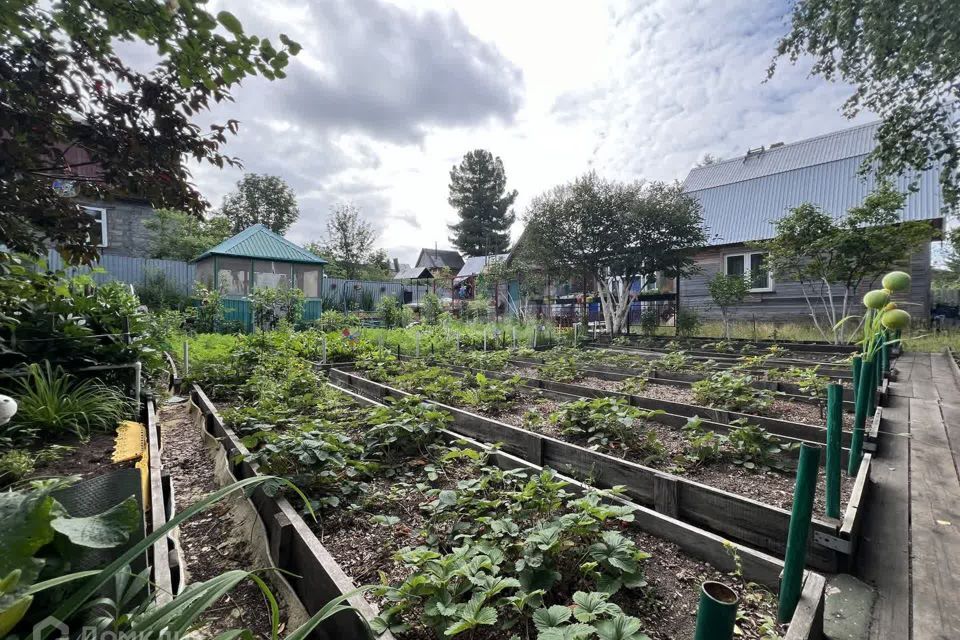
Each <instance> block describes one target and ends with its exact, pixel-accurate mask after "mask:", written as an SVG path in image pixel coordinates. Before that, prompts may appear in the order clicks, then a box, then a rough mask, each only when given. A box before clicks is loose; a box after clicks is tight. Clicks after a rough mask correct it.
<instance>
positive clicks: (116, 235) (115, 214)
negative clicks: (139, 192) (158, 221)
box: [81, 200, 156, 258]
mask: <svg viewBox="0 0 960 640" xmlns="http://www.w3.org/2000/svg"><path fill="white" fill-rule="evenodd" d="M81 204H82V205H84V206H89V207H97V208H100V209H106V210H107V246H106V247H104V248H103V250H102V252H101V253H102V254H103V255H115V256H133V257H136V258H147V257H149V255H150V231H149V230H148V229H147V227H146V225H145V222H146V221H147V220H149V219H150V218H152V217H154V216H155V215H156V212H155V211H154V210H153V207H151V206H150V204H149V203H146V202H140V201H136V200H106V201H97V200H92V201H83V202H81Z"/></svg>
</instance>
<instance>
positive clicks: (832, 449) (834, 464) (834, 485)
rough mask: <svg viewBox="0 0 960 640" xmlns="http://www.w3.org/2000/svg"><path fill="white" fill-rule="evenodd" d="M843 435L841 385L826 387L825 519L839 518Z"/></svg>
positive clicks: (833, 384) (832, 384)
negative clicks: (841, 442)
mask: <svg viewBox="0 0 960 640" xmlns="http://www.w3.org/2000/svg"><path fill="white" fill-rule="evenodd" d="M842 435H843V385H840V384H836V383H831V384H830V385H828V386H827V469H826V471H827V517H828V518H837V519H839V518H840V473H841V465H840V454H841V446H840V439H841V437H842Z"/></svg>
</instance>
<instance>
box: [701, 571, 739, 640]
mask: <svg viewBox="0 0 960 640" xmlns="http://www.w3.org/2000/svg"><path fill="white" fill-rule="evenodd" d="M738 602H739V599H738V598H737V594H736V592H734V590H733V589H731V588H730V587H728V586H727V585H725V584H722V583H720V582H713V581H708V582H704V583H703V584H701V585H700V606H699V607H698V608H697V630H696V631H695V632H694V635H693V640H730V639H731V638H732V637H733V625H734V623H736V621H737V603H738Z"/></svg>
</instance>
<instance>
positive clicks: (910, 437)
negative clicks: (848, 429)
mask: <svg viewBox="0 0 960 640" xmlns="http://www.w3.org/2000/svg"><path fill="white" fill-rule="evenodd" d="M896 370H897V376H896V381H895V382H891V384H890V387H889V391H890V393H889V395H888V402H887V406H886V407H884V409H883V416H882V420H881V426H880V428H881V436H880V443H879V450H878V452H877V454H876V457H875V459H874V466H873V469H872V473H871V482H872V485H873V486H872V487H871V493H870V501H869V503H868V507H867V515H866V520H865V523H864V526H863V539H862V541H861V544H860V547H859V548H860V552H859V554H860V555H859V562H858V567H859V574H860V577H861V578H862V579H863V580H865V581H866V582H867V583H869V584H871V585H873V586H874V587H875V588H876V589H877V595H878V600H877V604H876V606H875V607H874V612H873V624H872V627H871V631H870V638H871V639H873V638H876V639H878V640H879V639H885V638H902V639H904V640H927V639H941V638H942V639H948V638H949V639H953V640H955V639H956V638H960V472H958V467H960V371H958V370H957V368H956V366H955V364H954V363H952V362H951V360H950V358H949V356H947V355H946V354H930V353H907V354H904V355H903V356H901V357H900V358H899V359H898V360H897V362H896Z"/></svg>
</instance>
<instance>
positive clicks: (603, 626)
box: [596, 615, 650, 640]
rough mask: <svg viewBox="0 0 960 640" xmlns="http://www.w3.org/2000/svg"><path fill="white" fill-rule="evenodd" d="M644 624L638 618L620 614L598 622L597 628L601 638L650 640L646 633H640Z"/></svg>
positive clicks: (601, 639)
mask: <svg viewBox="0 0 960 640" xmlns="http://www.w3.org/2000/svg"><path fill="white" fill-rule="evenodd" d="M642 626H643V623H642V622H641V621H640V620H639V619H638V618H634V617H633V616H623V615H620V616H616V617H615V618H613V619H611V620H601V621H599V622H597V624H596V629H597V636H599V637H600V640H650V638H649V636H647V635H646V634H645V633H640V628H641V627H642Z"/></svg>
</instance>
